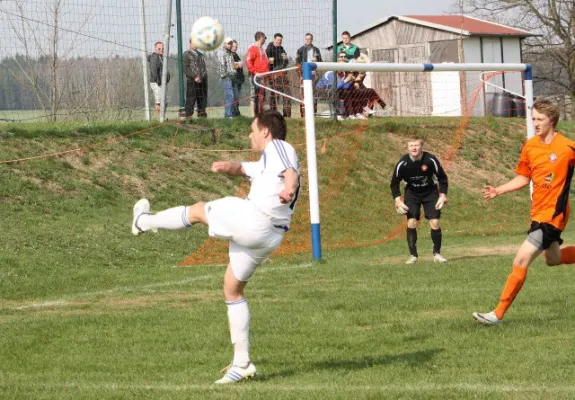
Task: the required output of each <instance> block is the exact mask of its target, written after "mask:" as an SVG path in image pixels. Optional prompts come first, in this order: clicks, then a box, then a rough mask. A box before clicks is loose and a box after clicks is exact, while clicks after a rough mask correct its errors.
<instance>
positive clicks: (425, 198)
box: [404, 190, 441, 221]
mask: <svg viewBox="0 0 575 400" xmlns="http://www.w3.org/2000/svg"><path fill="white" fill-rule="evenodd" d="M437 200H439V191H438V190H432V191H431V192H428V193H421V194H419V193H414V192H412V191H410V190H406V191H405V197H404V202H405V204H406V205H407V207H409V211H408V212H407V218H408V219H411V218H414V219H416V220H418V221H419V220H420V219H421V206H423V212H424V213H425V219H427V220H430V219H439V218H440V217H441V210H436V209H435V203H437Z"/></svg>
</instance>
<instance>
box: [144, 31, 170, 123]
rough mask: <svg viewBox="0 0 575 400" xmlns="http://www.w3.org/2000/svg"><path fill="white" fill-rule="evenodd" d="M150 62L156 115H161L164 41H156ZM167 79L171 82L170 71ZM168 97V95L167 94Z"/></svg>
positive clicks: (149, 58) (149, 57)
mask: <svg viewBox="0 0 575 400" xmlns="http://www.w3.org/2000/svg"><path fill="white" fill-rule="evenodd" d="M148 61H149V62H150V87H151V88H152V91H153V92H154V104H155V107H154V109H155V111H156V116H157V117H159V116H160V104H161V96H160V87H161V86H162V69H163V66H164V43H162V42H156V43H155V44H154V52H153V53H152V54H150V55H149V56H148ZM167 81H168V82H170V73H169V72H168V78H167ZM166 97H167V96H166Z"/></svg>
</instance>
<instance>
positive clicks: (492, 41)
mask: <svg viewBox="0 0 575 400" xmlns="http://www.w3.org/2000/svg"><path fill="white" fill-rule="evenodd" d="M529 36H533V34H531V33H529V32H527V31H523V30H520V29H516V28H511V27H509V26H504V25H500V24H495V23H492V22H488V21H483V20H480V19H477V18H473V17H469V16H464V15H410V16H397V15H394V16H390V17H387V18H385V19H384V20H382V21H379V22H377V23H375V24H373V25H371V26H369V27H367V28H365V29H363V30H361V31H360V32H358V33H355V34H353V35H352V37H351V41H352V43H354V44H355V45H357V46H359V47H360V48H361V50H362V52H365V53H367V54H368V56H369V57H370V59H371V61H372V62H395V63H434V64H436V63H445V62H453V63H521V62H523V61H522V58H523V57H522V49H521V42H522V40H523V39H525V38H526V37H529ZM480 82H481V80H480V74H479V73H477V72H468V73H457V72H455V73H445V72H432V73H399V72H398V73H373V74H372V76H371V81H370V84H371V86H372V87H373V88H374V89H376V90H377V91H378V92H379V94H380V96H381V97H382V98H383V99H384V100H385V101H386V102H387V103H388V104H389V105H390V107H389V109H390V112H391V113H393V114H395V115H461V114H462V113H464V112H462V110H464V111H465V110H469V112H470V113H471V114H472V115H486V114H488V113H489V108H490V102H491V98H492V97H493V93H495V92H501V89H497V88H495V87H494V86H490V85H487V86H485V88H483V89H478V88H480V86H481V84H480ZM489 82H490V83H493V84H495V85H497V86H500V87H501V88H505V89H506V90H508V91H511V92H513V93H517V94H520V95H522V94H523V83H522V79H521V74H520V73H516V72H513V73H505V74H500V75H496V76H494V77H492V78H491V79H490V80H489Z"/></svg>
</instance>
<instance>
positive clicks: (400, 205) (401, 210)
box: [395, 197, 409, 215]
mask: <svg viewBox="0 0 575 400" xmlns="http://www.w3.org/2000/svg"><path fill="white" fill-rule="evenodd" d="M395 211H397V213H398V214H399V215H405V214H407V212H408V211H409V207H408V206H407V205H406V204H405V203H404V202H403V199H402V198H401V197H396V198H395Z"/></svg>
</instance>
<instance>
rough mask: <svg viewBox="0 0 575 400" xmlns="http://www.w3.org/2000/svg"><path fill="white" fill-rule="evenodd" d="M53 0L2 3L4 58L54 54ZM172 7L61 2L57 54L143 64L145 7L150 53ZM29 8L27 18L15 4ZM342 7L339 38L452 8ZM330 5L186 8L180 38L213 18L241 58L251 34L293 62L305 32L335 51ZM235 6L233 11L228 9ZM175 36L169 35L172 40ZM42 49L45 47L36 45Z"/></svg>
mask: <svg viewBox="0 0 575 400" xmlns="http://www.w3.org/2000/svg"><path fill="white" fill-rule="evenodd" d="M55 1H56V0H26V1H23V0H1V1H0V58H2V57H10V56H14V55H15V54H17V53H19V54H22V52H23V50H24V43H23V40H22V38H26V40H27V41H28V49H29V51H31V52H34V51H36V49H41V52H42V53H44V54H49V53H50V52H51V46H50V45H49V38H50V37H51V30H50V29H51V27H52V26H53V25H54V19H53V18H51V17H50V14H51V13H50V9H49V5H50V4H54V2H55ZM168 1H170V0H136V1H129V2H118V1H117V0H62V4H63V9H62V12H61V16H62V22H61V24H60V25H61V27H62V28H63V29H62V31H61V37H60V42H59V44H60V51H59V52H60V54H61V55H63V56H64V57H69V56H73V57H97V58H105V57H115V56H138V55H139V54H140V51H139V49H141V48H142V47H143V44H142V41H141V32H142V30H141V26H142V25H141V23H140V21H141V4H144V10H145V21H146V24H145V25H146V48H147V51H152V49H153V45H154V43H155V42H156V41H166V35H165V26H166V20H167V18H166V16H167V15H168V7H167V5H168ZM171 1H172V24H173V25H175V22H176V13H175V4H176V1H175V0H171ZM17 2H20V3H22V4H24V14H25V18H24V20H22V19H21V18H19V16H20V15H21V14H22V12H21V11H19V10H18V8H17V7H16V3H17ZM356 2H357V3H360V2H361V6H356V5H355V4H354V2H353V0H347V1H343V0H339V1H338V2H337V3H338V25H337V32H338V35H337V36H338V39H339V36H340V35H339V33H340V32H342V31H344V30H347V31H350V32H351V33H352V35H353V34H354V33H356V32H359V31H360V30H361V29H362V28H365V27H368V26H370V25H373V24H375V23H377V22H378V21H381V20H382V19H384V18H385V17H387V16H390V15H414V14H419V15H421V14H443V13H444V12H446V11H447V10H448V9H449V6H450V5H451V4H452V3H453V2H455V0H434V1H422V0H399V1H395V2H392V1H388V0H360V1H356ZM332 4H333V1H332V0H182V1H181V6H182V27H183V29H182V36H183V41H184V46H183V47H184V49H186V48H187V39H188V37H189V32H190V29H191V26H192V23H193V21H195V20H196V19H197V18H199V17H202V16H206V15H208V16H212V17H214V18H217V19H219V20H220V22H222V24H223V26H224V28H225V30H226V32H225V36H230V37H232V38H234V39H236V40H239V42H240V50H239V52H238V53H239V54H241V55H243V52H245V51H246V50H247V48H248V46H249V45H250V44H251V43H252V42H253V36H254V33H255V32H256V31H258V30H263V31H264V32H265V33H266V35H267V37H268V42H269V41H271V40H272V39H273V34H274V33H276V32H281V33H282V34H283V35H284V48H285V49H286V51H287V52H288V54H289V55H290V56H292V57H295V52H296V50H297V48H299V47H300V46H302V45H303V38H304V35H305V33H306V32H312V33H313V34H314V44H316V45H317V46H318V47H320V48H325V47H327V46H328V45H330V44H331V43H332V34H331V26H332V12H331V6H332ZM230 5H233V6H230ZM176 36H177V34H176V29H175V28H172V31H171V37H172V38H173V39H175V38H176ZM33 41H40V42H41V43H39V45H38V43H33ZM176 50H177V48H176V41H175V40H171V44H170V55H175V54H176V53H177V51H176Z"/></svg>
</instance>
